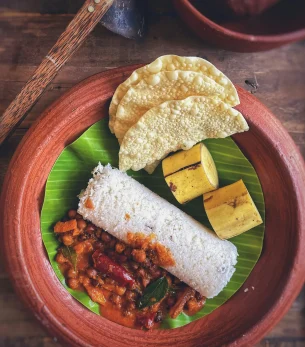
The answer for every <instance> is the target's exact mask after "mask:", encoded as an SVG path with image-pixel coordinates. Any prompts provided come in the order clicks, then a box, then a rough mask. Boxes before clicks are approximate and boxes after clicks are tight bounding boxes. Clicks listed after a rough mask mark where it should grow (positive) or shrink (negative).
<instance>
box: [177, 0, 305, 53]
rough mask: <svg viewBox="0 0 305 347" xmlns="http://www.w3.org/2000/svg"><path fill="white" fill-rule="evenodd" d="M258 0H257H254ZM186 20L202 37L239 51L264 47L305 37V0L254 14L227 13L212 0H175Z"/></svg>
mask: <svg viewBox="0 0 305 347" xmlns="http://www.w3.org/2000/svg"><path fill="white" fill-rule="evenodd" d="M253 1H256V0H253ZM173 2H174V5H175V7H176V9H177V11H178V13H179V15H180V16H181V18H182V19H183V20H184V22H185V23H186V24H187V25H188V26H189V27H190V28H191V29H192V30H193V31H194V32H195V33H196V34H197V35H198V36H199V37H201V38H202V39H204V40H205V41H207V42H209V43H211V44H213V45H217V46H219V47H220V48H224V49H227V50H231V51H236V52H257V51H265V50H268V49H272V48H275V47H279V46H282V45H284V44H287V43H290V42H294V41H299V40H303V39H305V1H303V0H294V1H290V0H282V1H280V2H279V3H278V4H276V5H275V6H273V7H271V8H270V9H268V10H267V11H266V12H264V13H262V14H260V15H257V16H253V17H246V18H245V17H232V16H231V17H230V16H229V17H228V16H226V15H224V14H223V12H220V11H217V9H215V8H213V7H211V4H213V1H210V0H205V1H202V0H193V1H189V0H173Z"/></svg>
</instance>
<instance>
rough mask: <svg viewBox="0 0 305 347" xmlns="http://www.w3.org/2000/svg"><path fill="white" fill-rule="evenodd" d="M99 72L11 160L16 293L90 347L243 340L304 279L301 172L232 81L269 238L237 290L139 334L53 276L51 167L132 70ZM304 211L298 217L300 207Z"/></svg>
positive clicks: (304, 180) (54, 329) (258, 331)
mask: <svg viewBox="0 0 305 347" xmlns="http://www.w3.org/2000/svg"><path fill="white" fill-rule="evenodd" d="M135 68H136V67H135V66H132V67H124V68H120V69H115V70H111V71H108V72H105V73H101V74H98V75H95V76H93V77H91V78H89V79H87V80H85V81H84V82H82V83H80V84H79V85H77V86H75V87H74V88H72V89H71V90H70V91H69V92H68V93H66V94H65V95H64V96H63V97H61V98H60V99H59V100H58V101H57V102H55V103H54V104H53V105H51V107H49V108H48V109H47V110H46V111H45V112H44V114H43V116H42V117H41V118H40V120H39V121H38V122H36V124H35V125H34V126H33V127H32V128H31V129H30V131H29V132H28V134H27V135H26V136H25V138H24V139H23V141H22V143H21V144H20V146H19V148H18V150H17V151H16V153H15V155H14V158H13V159H12V161H11V163H10V166H9V169H8V172H7V175H6V179H5V182H4V188H3V192H2V199H1V204H2V205H1V216H0V220H1V224H2V228H1V230H2V242H1V243H2V245H3V251H4V255H5V257H6V261H7V269H8V271H9V273H10V275H11V278H12V281H13V284H14V287H15V289H16V292H17V293H18V294H19V295H20V297H21V298H22V299H23V300H24V301H25V302H26V304H27V305H28V306H29V307H30V308H31V310H32V311H33V312H34V314H35V316H36V317H37V319H39V320H40V322H41V323H42V324H43V326H44V327H45V328H46V329H47V330H48V331H49V333H50V334H51V335H52V336H56V337H57V338H59V340H60V341H62V342H63V343H65V344H67V343H69V344H73V345H79V346H84V345H92V346H112V347H114V346H127V345H132V346H144V345H145V346H199V345H200V346H220V345H224V344H226V345H234V346H249V345H253V344H254V343H255V342H256V341H258V340H259V339H261V338H262V337H263V335H264V334H266V332H267V331H268V330H269V329H271V328H272V327H273V326H274V324H276V323H277V322H278V321H279V320H280V318H281V317H282V316H283V315H284V314H285V312H286V311H287V310H288V308H289V306H290V305H291V303H292V302H293V300H294V299H295V297H296V296H297V294H298V292H299V290H300V289H301V286H302V284H303V280H304V276H305V255H304V254H305V253H304V252H302V248H303V249H304V246H305V241H304V240H305V229H304V226H305V214H304V213H303V212H304V210H305V192H304V185H305V170H304V164H303V161H302V158H301V155H300V154H299V152H298V150H297V148H296V146H295V145H294V143H293V141H292V140H291V138H290V137H289V135H288V134H287V133H286V131H285V130H284V129H283V127H282V126H281V125H280V123H279V122H278V121H277V120H276V118H275V117H274V116H273V115H272V114H271V113H270V111H269V110H267V109H266V108H265V107H264V106H263V105H262V104H261V103H260V102H259V101H258V100H257V99H255V98H254V97H253V96H252V95H250V94H249V93H248V92H246V91H244V90H243V89H241V88H238V91H239V94H240V99H241V105H240V106H239V107H238V109H239V110H240V111H241V112H242V113H243V114H244V116H245V117H246V119H247V121H248V122H249V125H250V129H251V130H250V131H249V132H247V133H243V134H240V135H238V136H235V137H234V138H235V140H236V141H237V142H238V144H239V146H240V148H241V149H242V150H243V152H244V154H245V155H246V156H247V157H248V158H249V159H250V161H251V162H252V163H253V165H254V167H255V169H256V170H257V173H258V176H259V178H260V181H261V183H262V187H263V191H264V195H265V202H266V218H267V219H266V233H265V235H266V237H265V242H264V249H263V253H262V256H261V258H260V260H259V261H258V263H257V265H256V266H255V268H254V270H253V272H252V273H251V275H250V277H249V278H248V280H247V281H246V283H245V285H244V287H243V288H246V287H249V288H251V286H253V287H254V291H250V293H251V295H250V293H249V292H248V293H245V292H244V290H243V289H241V290H239V291H238V292H237V294H235V295H234V296H233V297H232V298H231V299H230V300H229V301H228V302H227V303H226V304H224V305H223V306H222V307H220V308H219V309H217V310H216V311H214V312H213V313H212V314H210V315H208V316H207V317H205V318H203V319H200V320H198V321H196V322H194V323H191V324H189V325H187V326H185V327H182V328H179V329H174V330H162V331H153V332H149V333H145V332H142V331H137V330H131V329H129V328H125V327H122V326H119V325H117V324H115V323H112V322H110V321H108V320H106V319H104V318H103V317H100V316H98V315H95V314H93V313H91V312H90V311H89V310H87V309H86V308H85V307H83V306H82V305H81V304H80V303H78V302H77V301H76V300H74V299H73V298H72V296H71V295H70V294H69V293H68V292H67V291H66V290H65V289H64V287H63V286H62V285H61V283H60V282H59V281H58V279H57V277H56V276H55V274H54V272H53V270H52V268H51V265H50V264H49V261H48V258H47V256H46V253H45V251H44V247H43V244H42V240H41V234H40V210H41V205H42V201H43V196H44V187H45V183H46V180H47V177H48V174H49V172H50V170H51V168H52V166H53V164H54V162H55V161H56V159H57V157H58V156H59V154H60V153H61V151H62V150H63V149H64V147H65V146H66V145H68V144H69V143H71V141H73V140H75V139H76V138H77V137H78V136H79V135H80V134H81V133H82V132H83V131H84V130H85V129H87V128H88V127H89V126H90V125H92V124H93V123H95V122H96V121H98V120H99V119H101V118H102V117H107V114H108V105H109V100H110V98H111V96H112V94H113V92H114V90H115V88H116V87H117V85H118V84H119V83H121V82H122V81H123V80H124V79H126V77H127V76H128V75H129V74H130V73H131V72H132V71H133V70H134V69H135ZM302 213H303V214H302Z"/></svg>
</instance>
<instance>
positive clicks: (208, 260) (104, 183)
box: [78, 164, 238, 298]
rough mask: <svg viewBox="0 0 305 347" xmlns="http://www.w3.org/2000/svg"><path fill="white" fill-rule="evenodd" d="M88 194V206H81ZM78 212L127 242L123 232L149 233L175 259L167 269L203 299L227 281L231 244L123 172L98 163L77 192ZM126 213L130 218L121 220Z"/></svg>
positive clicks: (232, 260) (232, 258)
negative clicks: (81, 190) (84, 187)
mask: <svg viewBox="0 0 305 347" xmlns="http://www.w3.org/2000/svg"><path fill="white" fill-rule="evenodd" d="M88 198H90V200H91V201H92V202H93V205H94V208H93V209H89V208H86V206H85V205H86V204H85V202H86V200H87V199H88ZM78 213H80V214H81V215H82V216H83V217H84V218H85V219H87V220H89V221H90V222H92V223H93V224H95V225H96V226H98V227H100V228H102V229H104V230H106V231H107V232H109V233H110V234H111V235H113V236H114V237H116V238H118V239H120V240H121V241H124V242H126V243H127V233H128V232H129V233H130V232H131V233H139V232H141V233H143V234H145V235H147V236H148V235H150V234H152V233H153V234H154V235H155V239H154V240H155V241H156V242H159V243H161V244H162V245H163V246H165V247H167V248H168V249H169V250H170V252H171V254H172V256H173V258H174V261H175V265H174V266H169V267H165V269H166V270H167V271H169V272H170V273H172V274H173V275H174V276H176V277H178V278H179V279H180V280H181V281H183V282H185V283H187V284H188V285H189V286H190V287H192V288H194V289H195V290H197V291H198V292H199V293H200V294H201V295H204V296H205V297H207V298H212V297H214V296H216V295H217V294H218V293H219V292H220V291H221V290H222V289H223V288H224V287H225V286H226V285H227V283H228V282H229V281H230V279H231V277H232V275H233V273H234V271H235V268H234V265H235V264H236V263H237V255H238V254H237V249H236V247H235V246H234V245H233V244H232V243H231V242H229V241H223V240H220V239H219V238H218V237H217V236H216V235H215V234H214V233H213V232H211V231H210V230H209V229H207V228H206V227H204V226H203V225H201V224H200V223H199V222H197V221H196V220H194V219H193V218H192V217H190V216H188V215H187V214H186V213H184V212H182V211H181V210H179V209H178V208H177V207H175V206H173V205H172V204H170V203H169V202H168V201H166V200H164V199H162V198H161V197H160V196H158V195H157V194H155V193H153V192H152V191H150V190H149V189H148V188H146V187H145V186H143V185H142V184H140V183H139V182H137V181H136V180H134V179H133V178H131V177H129V176H128V175H127V174H126V173H123V172H121V171H119V170H118V169H114V168H112V167H111V166H110V165H107V166H102V165H101V164H99V165H98V166H97V167H96V168H95V169H94V170H93V178H92V179H90V180H89V183H88V187H87V188H86V190H85V191H83V192H82V193H81V194H80V201H79V208H78ZM126 214H128V215H129V216H130V218H129V219H128V220H126V218H125V216H126Z"/></svg>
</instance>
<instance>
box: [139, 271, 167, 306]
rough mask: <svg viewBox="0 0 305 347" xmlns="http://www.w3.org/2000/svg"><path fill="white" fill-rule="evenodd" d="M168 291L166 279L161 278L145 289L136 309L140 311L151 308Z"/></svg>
mask: <svg viewBox="0 0 305 347" xmlns="http://www.w3.org/2000/svg"><path fill="white" fill-rule="evenodd" d="M167 291H168V281H167V279H166V277H161V278H159V279H157V280H156V281H155V282H153V283H151V284H150V285H149V286H148V287H146V288H145V290H144V293H143V295H142V296H141V298H140V300H139V302H138V307H139V308H140V309H142V308H144V307H148V306H152V305H154V304H155V303H157V302H159V301H160V300H162V299H163V298H164V297H165V295H166V293H167Z"/></svg>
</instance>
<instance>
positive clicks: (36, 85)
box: [0, 0, 113, 145]
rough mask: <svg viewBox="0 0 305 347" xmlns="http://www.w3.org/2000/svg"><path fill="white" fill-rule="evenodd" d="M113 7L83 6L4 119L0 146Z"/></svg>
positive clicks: (108, 1)
mask: <svg viewBox="0 0 305 347" xmlns="http://www.w3.org/2000/svg"><path fill="white" fill-rule="evenodd" d="M112 3H113V0H100V2H99V3H97V4H95V2H93V1H92V0H86V1H85V2H84V4H83V6H82V7H81V9H80V10H79V11H78V12H77V14H76V15H75V16H74V18H73V19H72V21H71V22H70V23H69V25H68V26H67V28H66V30H65V31H64V32H63V33H62V34H61V35H60V37H59V39H58V40H57V41H56V43H55V45H54V46H53V47H52V48H51V50H50V51H49V52H48V53H47V55H46V56H45V57H44V58H43V60H42V62H41V64H40V65H39V66H38V68H37V70H36V71H35V72H34V75H33V76H32V77H31V79H30V80H29V81H28V82H27V83H26V85H25V86H24V87H23V88H22V90H21V92H20V93H19V94H18V95H17V96H16V98H15V99H14V100H13V102H12V103H11V104H10V105H9V107H8V108H7V109H6V110H5V112H4V113H3V115H2V116H1V118H0V145H1V144H2V142H3V141H4V140H5V139H6V137H7V136H8V135H9V133H10V132H11V131H12V130H13V129H14V128H15V127H16V126H17V125H18V124H19V123H20V122H21V121H22V119H23V118H24V117H25V116H26V115H27V112H28V111H29V110H30V109H31V107H32V106H33V105H34V104H35V102H36V101H37V99H38V98H39V97H40V95H41V94H42V93H43V92H44V90H45V88H46V87H47V85H48V84H49V83H50V82H51V81H52V80H53V79H54V77H55V76H56V75H57V73H58V72H59V70H60V69H61V68H62V66H63V65H64V64H65V63H66V62H67V61H68V60H69V59H70V58H71V56H72V55H73V54H74V53H75V52H76V51H77V49H78V48H79V47H80V46H81V44H82V43H83V42H84V40H85V39H86V37H87V36H88V35H89V34H90V32H91V31H92V30H93V28H94V27H95V26H96V24H97V23H98V22H99V20H100V19H101V18H102V16H103V15H104V14H105V13H106V12H107V10H108V9H109V7H110V6H111V5H112ZM89 9H90V11H89Z"/></svg>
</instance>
